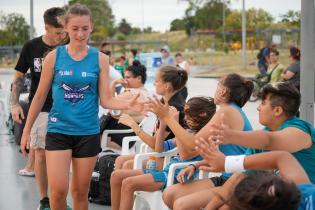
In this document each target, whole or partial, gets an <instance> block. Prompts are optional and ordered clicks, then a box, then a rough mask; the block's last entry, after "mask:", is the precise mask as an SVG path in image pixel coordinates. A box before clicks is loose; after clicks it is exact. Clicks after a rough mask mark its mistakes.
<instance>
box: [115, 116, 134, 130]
mask: <svg viewBox="0 0 315 210" xmlns="http://www.w3.org/2000/svg"><path fill="white" fill-rule="evenodd" d="M118 123H121V124H124V125H126V126H128V127H132V126H133V125H134V124H137V123H136V121H135V120H134V119H133V118H132V117H131V116H130V115H128V114H122V115H121V116H120V117H119V121H118Z"/></svg>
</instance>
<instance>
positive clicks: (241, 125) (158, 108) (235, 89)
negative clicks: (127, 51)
mask: <svg viewBox="0 0 315 210" xmlns="http://www.w3.org/2000/svg"><path fill="white" fill-rule="evenodd" d="M252 90H253V83H252V82H251V81H250V80H247V79H245V78H243V77H242V76H240V75H238V74H229V75H227V76H225V77H223V78H222V79H221V80H220V81H219V83H218V85H217V89H216V92H215V97H214V102H215V104H216V105H218V106H219V110H218V111H217V112H216V114H215V115H214V116H213V118H212V119H211V120H210V122H209V123H207V124H206V125H205V126H204V127H203V128H202V129H201V130H200V131H199V132H197V133H195V134H194V135H190V134H189V133H188V132H187V131H186V130H185V129H184V128H183V127H182V126H180V125H179V124H178V123H177V122H176V121H175V120H173V118H172V117H171V116H170V115H169V114H168V112H167V108H168V107H166V106H164V105H162V104H161V103H160V102H159V101H157V100H155V101H153V100H152V101H151V102H150V104H149V106H150V107H151V111H152V112H154V113H156V114H157V115H158V116H159V117H160V119H161V120H163V121H164V122H165V123H167V125H168V126H169V127H170V128H171V130H172V131H173V132H174V134H175V136H176V139H177V140H178V141H181V143H182V144H183V145H184V146H185V147H186V148H187V149H189V150H193V149H194V147H195V143H194V139H198V138H200V137H202V138H208V137H209V136H210V128H211V124H212V123H215V122H218V121H219V120H220V115H221V114H223V113H224V114H225V115H226V116H228V117H227V118H226V119H227V121H228V124H229V126H230V127H231V129H233V130H239V131H241V130H243V131H248V130H252V127H251V125H250V122H249V120H248V119H247V117H246V115H245V113H244V112H243V111H242V108H241V107H243V106H244V105H245V103H246V102H247V101H248V99H249V97H250V95H251V92H252ZM220 150H221V151H222V152H223V153H224V154H226V155H239V154H244V152H245V150H246V149H245V148H244V147H241V146H237V145H232V144H229V145H222V146H220ZM204 164H206V163H205V162H203V161H201V162H200V163H198V165H197V167H199V166H200V165H204ZM188 169H189V170H194V169H195V168H193V167H192V166H190V167H188ZM184 171H186V170H184ZM187 174H189V171H187ZM230 176H231V174H226V173H225V174H223V175H222V176H218V177H213V178H212V179H204V180H197V181H192V182H189V183H187V184H184V185H183V184H176V185H172V186H170V187H168V188H167V189H165V191H164V193H163V196H164V198H163V199H164V202H165V203H166V205H167V206H168V207H169V208H173V204H174V201H175V200H176V199H178V198H180V197H182V196H185V195H188V194H191V193H193V192H199V191H201V190H204V189H209V188H212V187H216V186H221V185H222V184H223V183H224V182H225V181H226V180H227V179H228V178H229V177H230ZM198 198H199V197H197V199H198ZM206 203H208V200H203V201H202V200H198V202H191V206H190V207H189V208H188V209H193V208H196V209H197V208H198V207H199V206H204V205H205V204H206Z"/></svg>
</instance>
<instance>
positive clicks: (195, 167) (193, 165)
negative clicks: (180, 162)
mask: <svg viewBox="0 0 315 210" xmlns="http://www.w3.org/2000/svg"><path fill="white" fill-rule="evenodd" d="M188 166H192V167H194V171H196V170H197V166H196V165H195V164H189V165H188Z"/></svg>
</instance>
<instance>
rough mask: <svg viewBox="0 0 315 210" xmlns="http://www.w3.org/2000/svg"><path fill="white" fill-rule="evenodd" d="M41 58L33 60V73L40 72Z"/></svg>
mask: <svg viewBox="0 0 315 210" xmlns="http://www.w3.org/2000/svg"><path fill="white" fill-rule="evenodd" d="M42 61H43V59H42V58H34V72H41V71H42Z"/></svg>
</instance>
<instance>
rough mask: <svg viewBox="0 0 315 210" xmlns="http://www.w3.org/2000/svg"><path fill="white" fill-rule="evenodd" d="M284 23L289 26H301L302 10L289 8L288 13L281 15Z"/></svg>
mask: <svg viewBox="0 0 315 210" xmlns="http://www.w3.org/2000/svg"><path fill="white" fill-rule="evenodd" d="M280 17H281V21H280V22H282V23H286V25H287V26H291V27H297V28H300V27H301V12H299V11H293V10H289V11H288V12H287V13H285V14H283V15H281V16H280Z"/></svg>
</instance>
